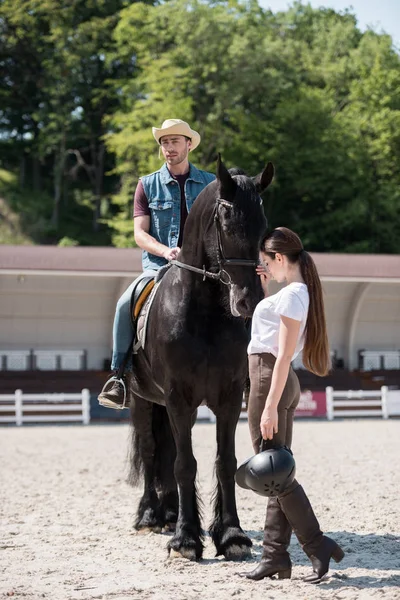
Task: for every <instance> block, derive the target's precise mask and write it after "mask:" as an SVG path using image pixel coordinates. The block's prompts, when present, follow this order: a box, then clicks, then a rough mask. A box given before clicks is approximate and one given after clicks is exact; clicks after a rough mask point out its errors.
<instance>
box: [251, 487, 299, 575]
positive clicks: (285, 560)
mask: <svg viewBox="0 0 400 600" xmlns="http://www.w3.org/2000/svg"><path fill="white" fill-rule="evenodd" d="M291 534H292V528H291V526H290V524H289V522H288V520H287V518H286V517H285V514H284V513H283V512H282V510H281V507H280V506H279V503H278V500H277V498H268V507H267V516H266V518H265V526H264V541H263V547H264V549H263V554H262V557H261V561H260V562H259V564H258V565H257V567H256V568H255V569H254V570H253V571H250V572H248V573H239V575H240V576H241V577H247V579H254V580H256V581H257V580H259V579H264V577H273V576H274V575H278V578H279V579H290V576H291V574H292V563H291V561H290V556H289V553H288V551H287V549H288V547H289V544H290V536H291Z"/></svg>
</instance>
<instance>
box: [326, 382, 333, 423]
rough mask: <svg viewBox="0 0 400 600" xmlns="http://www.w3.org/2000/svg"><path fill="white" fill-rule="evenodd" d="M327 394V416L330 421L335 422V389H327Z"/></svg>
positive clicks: (329, 387)
mask: <svg viewBox="0 0 400 600" xmlns="http://www.w3.org/2000/svg"><path fill="white" fill-rule="evenodd" d="M325 392H326V416H327V417H328V421H333V387H331V386H328V387H327V388H325Z"/></svg>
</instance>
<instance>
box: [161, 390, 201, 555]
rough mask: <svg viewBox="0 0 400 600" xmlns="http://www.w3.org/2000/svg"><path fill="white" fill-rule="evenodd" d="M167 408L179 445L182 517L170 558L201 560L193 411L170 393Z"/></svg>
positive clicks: (176, 467) (177, 468)
mask: <svg viewBox="0 0 400 600" xmlns="http://www.w3.org/2000/svg"><path fill="white" fill-rule="evenodd" d="M171 405H172V406H171ZM167 409H168V416H169V419H170V423H171V427H172V432H173V435H174V439H175V445H176V459H175V465H174V473H175V480H176V482H177V485H178V492H179V514H178V521H177V523H176V528H175V534H174V536H173V538H172V539H171V540H170V542H169V543H168V551H169V555H170V558H175V557H177V556H179V557H183V558H188V559H189V560H199V559H200V558H201V557H202V555H203V535H202V529H201V524H200V514H199V507H198V496H197V490H196V484H195V480H196V472H197V462H196V459H195V457H194V455H193V449H192V440H191V429H192V418H193V415H192V412H188V410H187V407H186V406H184V405H183V403H182V402H179V397H178V396H175V394H174V398H171V396H170V398H169V402H168V403H167Z"/></svg>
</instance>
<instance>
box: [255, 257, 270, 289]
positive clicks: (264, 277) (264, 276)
mask: <svg viewBox="0 0 400 600" xmlns="http://www.w3.org/2000/svg"><path fill="white" fill-rule="evenodd" d="M256 273H257V275H259V277H260V280H261V287H262V289H263V292H264V295H265V296H267V295H268V284H269V282H270V281H271V279H272V277H271V273H269V271H268V270H267V268H266V267H265V266H264V265H262V264H261V265H257V266H256Z"/></svg>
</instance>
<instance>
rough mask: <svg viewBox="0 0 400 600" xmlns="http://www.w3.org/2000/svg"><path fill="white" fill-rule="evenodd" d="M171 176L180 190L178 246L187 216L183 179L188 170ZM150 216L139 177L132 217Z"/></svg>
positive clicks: (180, 242)
mask: <svg viewBox="0 0 400 600" xmlns="http://www.w3.org/2000/svg"><path fill="white" fill-rule="evenodd" d="M170 175H171V177H173V178H174V179H176V181H177V182H178V183H179V189H180V190H181V226H180V229H179V238H178V246H179V247H181V245H182V236H183V228H184V226H185V222H186V219H187V216H188V211H187V206H186V200H185V181H186V180H187V178H188V177H189V171H188V172H187V173H185V174H184V175H172V173H170ZM146 216H148V217H150V216H151V213H150V209H149V201H148V198H147V197H146V194H145V192H144V188H143V184H142V182H141V180H140V179H139V182H138V184H137V187H136V191H135V198H134V200H133V217H146Z"/></svg>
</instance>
